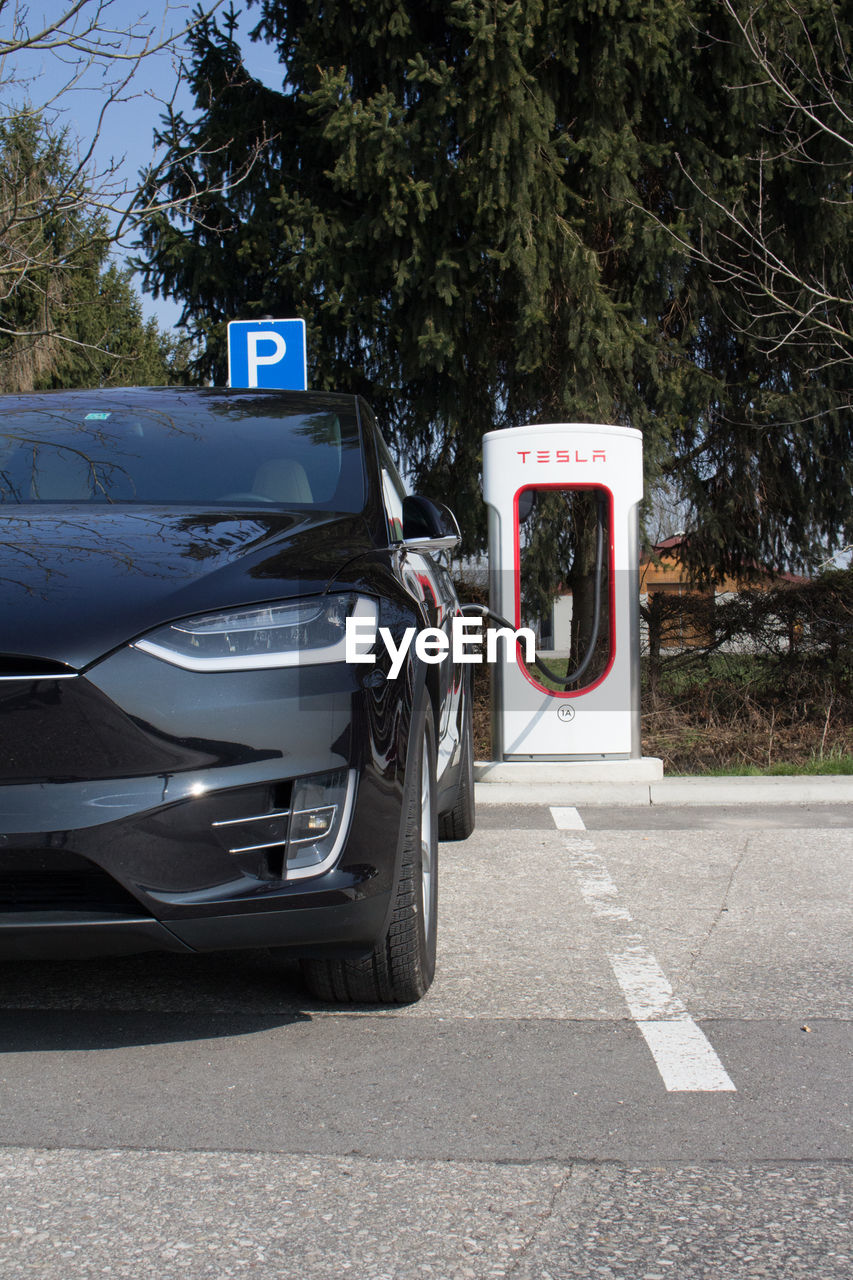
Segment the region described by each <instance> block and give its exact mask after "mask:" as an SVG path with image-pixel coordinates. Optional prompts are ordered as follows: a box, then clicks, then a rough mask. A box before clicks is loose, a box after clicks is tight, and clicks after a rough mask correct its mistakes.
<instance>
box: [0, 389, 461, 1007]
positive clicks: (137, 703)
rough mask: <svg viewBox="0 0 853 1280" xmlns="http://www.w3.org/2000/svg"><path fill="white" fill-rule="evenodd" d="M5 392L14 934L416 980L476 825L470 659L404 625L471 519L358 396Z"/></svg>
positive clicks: (4, 720)
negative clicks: (232, 953)
mask: <svg viewBox="0 0 853 1280" xmlns="http://www.w3.org/2000/svg"><path fill="white" fill-rule="evenodd" d="M0 405H2V410H3V415H2V422H0V955H3V956H19V957H20V956H44V955H48V956H49V955H58V956H59V955H83V954H118V953H127V952H138V951H146V950H162V949H167V950H172V951H188V950H189V951H207V950H218V949H226V948H243V947H274V948H286V949H288V950H289V951H290V953H291V954H293V955H295V956H299V957H300V958H301V959H302V961H303V966H304V970H305V973H306V976H307V979H308V983H309V986H310V987H311V989H312V990H313V992H314V994H315V995H318V996H321V997H324V998H329V999H336V1000H344V1001H346V1000H353V1001H371V1002H393V1001H397V1002H406V1001H411V1000H415V999H417V998H418V997H419V996H420V995H422V994H423V992H424V991H425V990H426V989H427V987H428V986H429V984H430V981H431V980H432V976H433V972H434V968H435V943H436V903H437V897H436V894H437V862H436V842H437V838H442V839H462V838H464V837H465V836H467V835H468V834H469V833H470V831H471V829H472V827H473V820H474V817H473V763H472V731H471V705H470V697H469V685H468V679H467V675H466V673H467V672H468V671H469V670H470V668H469V667H468V666H464V665H462V664H461V663H459V664H456V663H454V661H453V655H452V654H451V655H448V656H447V657H446V658H445V659H443V660H441V661H436V660H432V661H430V660H429V659H428V658H427V657H425V656H424V655H423V654H422V655H421V656H420V657H419V656H418V653H417V652H416V650H415V647H414V645H413V644H412V643H411V639H412V636H413V635H417V634H419V633H420V632H422V631H423V629H424V628H427V627H432V628H438V629H440V630H444V631H446V630H447V629H449V628H450V626H451V624H452V619H453V618H454V616H457V615H458V612H459V604H458V601H457V599H456V595H455V592H454V589H453V586H452V583H451V580H450V577H449V575H448V573H447V569H446V567H445V563H444V561H445V559H446V556H445V555H444V553H445V552H446V551H447V550H448V549H449V548H451V547H452V546H453V545H455V543H456V541H457V540H458V530H457V527H456V523H455V521H454V519H453V517H452V515H451V513H450V512H449V511H448V510H447V509H446V508H444V507H442V506H441V505H440V504H437V503H431V502H429V501H428V500H426V499H423V498H418V497H413V496H407V494H406V492H405V489H404V487H403V485H402V483H401V481H400V478H399V475H398V473H397V471H396V469H395V467H394V464H393V462H392V460H391V457H390V455H389V453H388V450H387V447H386V445H385V443H384V441H383V439H382V437H381V435H380V433H379V431H378V430H377V428H376V425H375V423H374V421H373V419H372V416H371V413H370V411H369V409H368V408H367V406H366V405H365V404H364V402H363V401H362V400H360V399H358V398H356V397H354V396H350V395H326V394H321V393H311V392H272V391H236V390H223V389H219V388H205V389H193V390H184V389H176V388H144V389H126V390H114V389H108V390H107V389H102V390H97V391H75V392H48V393H44V394H32V395H19V396H9V395H7V396H4V397H2V400H0ZM351 631H352V634H353V635H354V636H355V637H356V647H355V649H351V648H350V647H349V646H350V632H351ZM380 637H383V638H384V640H385V643H380V639H379V638H380ZM407 640H408V647H406V642H407ZM371 646H372V647H371ZM425 652H426V651H424V653H425ZM395 654H396V655H397V656H396V659H395V657H394V656H393V655H395ZM355 655H357V656H358V657H360V658H361V659H362V660H361V661H356V660H348V659H352V658H353V657H354V656H355ZM371 658H372V659H373V660H372V661H371V660H370V659H371ZM365 659H366V660H365Z"/></svg>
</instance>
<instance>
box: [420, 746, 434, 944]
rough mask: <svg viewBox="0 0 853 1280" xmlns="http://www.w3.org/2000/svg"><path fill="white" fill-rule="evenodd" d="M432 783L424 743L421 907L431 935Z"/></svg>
mask: <svg viewBox="0 0 853 1280" xmlns="http://www.w3.org/2000/svg"><path fill="white" fill-rule="evenodd" d="M433 873H434V868H433V855H432V784H431V780H430V771H429V757H428V755H427V744H426V742H425V743H424V750H423V757H422V760H421V908H422V911H423V917H424V934H425V935H427V936H428V935H429V930H430V926H431V924H432V879H433Z"/></svg>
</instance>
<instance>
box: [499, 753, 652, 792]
mask: <svg viewBox="0 0 853 1280" xmlns="http://www.w3.org/2000/svg"><path fill="white" fill-rule="evenodd" d="M662 777H663V761H662V760H658V758H657V756H643V757H642V759H639V760H498V761H494V760H480V761H478V762H477V763H476V764H475V765H474V781H475V782H489V783H493V782H521V783H527V782H532V783H561V784H563V785H566V786H570V785H571V784H572V783H574V782H616V783H636V782H658V781H660V779H661V778H662Z"/></svg>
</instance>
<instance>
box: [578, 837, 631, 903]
mask: <svg viewBox="0 0 853 1280" xmlns="http://www.w3.org/2000/svg"><path fill="white" fill-rule="evenodd" d="M568 853H569V862H570V863H571V864H572V867H573V868H574V872H575V875H576V876H577V880H578V885H579V886H580V891H581V897H582V898H583V900H584V902H586V903H587V905H588V906H590V907H592V909H593V912H594V913H595V915H597V916H604V917H605V918H606V919H608V920H630V919H631V913H630V911H629V910H628V908H627V907H622V906H620V905H619V904H618V903H617V902H616V898H617V897H618V896H619V890H618V889H617V888H616V885H615V884H614V883H613V880H612V879H611V877H610V872H609V871H608V870H607V867H606V866H605V864H604V859H603V858H602V857H601V855H600V854H598V853H596V850H595V845H594V844H591V843H590V841H589V840H573V841H572V843H571V846H570V847H569V850H568Z"/></svg>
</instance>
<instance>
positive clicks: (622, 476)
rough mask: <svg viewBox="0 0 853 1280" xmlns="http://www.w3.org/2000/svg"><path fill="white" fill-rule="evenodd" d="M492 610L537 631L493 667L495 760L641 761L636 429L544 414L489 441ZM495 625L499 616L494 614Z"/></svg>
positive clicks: (507, 648) (505, 646) (486, 483)
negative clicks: (531, 659)
mask: <svg viewBox="0 0 853 1280" xmlns="http://www.w3.org/2000/svg"><path fill="white" fill-rule="evenodd" d="M483 492H484V496H485V500H486V503H487V504H488V514H489V581H490V606H491V609H492V611H493V613H494V614H497V615H499V616H500V617H501V618H503V619H506V620H508V621H510V622H512V623H513V626H514V627H515V628H520V627H523V626H528V627H530V628H532V629H533V630H534V631H535V632H536V638H537V655H538V656H537V662H536V664H531V663H528V662H525V661H522V660H519V661H512V660H511V658H512V650H516V657H518V658H520V656H521V655H520V653H519V647H518V646H516V645H515V644H513V643H510V642H506V641H505V642H503V643H502V644H501V645H499V648H498V661H497V662H496V663H495V664H494V666H493V684H492V688H493V715H492V725H493V739H494V740H493V757H494V759H495V760H498V761H500V760H508V761H512V760H602V759H614V760H620V759H621V760H624V759H636V758H639V757H640V756H641V754H642V752H641V747H640V620H639V582H638V577H639V519H638V512H639V503H640V501H641V499H642V496H643V453H642V436H641V433H640V432H639V431H635V430H633V429H632V428H630V427H615V426H595V425H590V424H589V423H582V424H579V423H547V424H544V425H541V426H523V427H513V428H507V429H505V430H502V431H490V432H488V433H487V434H486V435H485V436H484V437H483ZM492 625H495V623H494V621H493V622H492Z"/></svg>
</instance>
